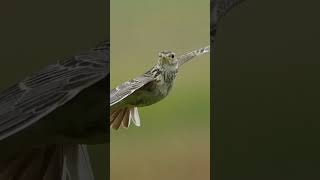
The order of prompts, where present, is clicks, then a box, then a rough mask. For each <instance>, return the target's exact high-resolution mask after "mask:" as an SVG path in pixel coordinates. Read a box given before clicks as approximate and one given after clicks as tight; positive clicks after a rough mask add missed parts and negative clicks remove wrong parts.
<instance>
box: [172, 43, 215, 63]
mask: <svg viewBox="0 0 320 180" xmlns="http://www.w3.org/2000/svg"><path fill="white" fill-rule="evenodd" d="M208 52H210V46H206V47H204V48H200V49H197V50H194V51H192V52H189V53H186V54H184V55H181V56H179V57H178V58H177V60H178V64H179V65H178V66H179V67H180V66H182V65H183V64H184V63H186V62H188V61H190V60H191V59H193V58H194V57H196V56H200V55H203V54H206V53H208Z"/></svg>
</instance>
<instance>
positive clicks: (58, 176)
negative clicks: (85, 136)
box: [0, 145, 94, 180]
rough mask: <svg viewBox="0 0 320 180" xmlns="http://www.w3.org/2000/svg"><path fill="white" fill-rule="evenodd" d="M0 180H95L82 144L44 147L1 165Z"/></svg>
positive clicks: (34, 149)
mask: <svg viewBox="0 0 320 180" xmlns="http://www.w3.org/2000/svg"><path fill="white" fill-rule="evenodd" d="M0 180H94V177H93V173H92V170H91V165H90V161H89V156H88V153H87V149H86V146H85V145H46V146H43V147H37V148H33V149H29V150H23V152H21V153H17V154H14V156H12V157H10V158H8V159H6V160H2V161H1V162H0Z"/></svg>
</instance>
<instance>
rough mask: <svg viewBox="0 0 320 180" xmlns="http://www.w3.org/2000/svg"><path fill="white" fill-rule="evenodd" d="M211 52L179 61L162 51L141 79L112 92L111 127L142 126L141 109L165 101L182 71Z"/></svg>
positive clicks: (202, 51)
mask: <svg viewBox="0 0 320 180" xmlns="http://www.w3.org/2000/svg"><path fill="white" fill-rule="evenodd" d="M208 52H210V46H206V47H204V48H200V49H197V50H194V51H192V52H189V53H186V54H184V55H181V56H179V57H176V55H175V53H174V52H172V51H168V50H165V51H161V52H160V53H159V58H158V61H157V63H156V65H155V66H154V67H152V68H151V69H150V70H149V71H147V72H145V73H144V74H142V75H141V76H139V77H137V78H134V79H132V80H129V81H126V82H124V83H123V84H121V85H119V86H117V87H116V88H114V89H112V90H111V91H110V127H111V128H113V129H115V130H117V129H119V128H120V126H121V127H124V128H128V127H129V125H130V123H131V122H133V123H134V124H135V125H136V126H140V125H141V123H140V117H139V112H138V107H143V106H150V105H152V104H154V103H157V102H159V101H161V100H162V99H164V98H165V97H166V96H167V95H168V94H169V92H170V90H171V89H172V86H173V84H174V80H175V78H176V75H177V73H178V70H179V68H180V67H181V66H182V65H183V64H185V63H186V62H188V61H190V60H191V59H193V58H194V57H196V56H199V55H203V54H206V53H208Z"/></svg>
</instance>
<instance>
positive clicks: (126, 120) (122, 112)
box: [110, 107, 140, 130]
mask: <svg viewBox="0 0 320 180" xmlns="http://www.w3.org/2000/svg"><path fill="white" fill-rule="evenodd" d="M131 121H132V122H133V123H134V124H135V125H136V126H140V117H139V112H138V108H137V107H131V108H128V107H127V108H121V109H116V110H113V111H111V112H110V127H112V128H113V129H116V130H117V129H119V128H120V126H122V127H124V128H128V127H129V126H130V122H131Z"/></svg>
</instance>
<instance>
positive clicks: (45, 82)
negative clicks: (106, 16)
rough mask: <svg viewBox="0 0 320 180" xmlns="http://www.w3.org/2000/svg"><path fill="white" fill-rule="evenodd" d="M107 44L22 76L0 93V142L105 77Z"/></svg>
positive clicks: (106, 70)
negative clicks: (27, 75) (19, 80)
mask: <svg viewBox="0 0 320 180" xmlns="http://www.w3.org/2000/svg"><path fill="white" fill-rule="evenodd" d="M107 46H109V45H108V43H107V42H103V43H102V44H100V45H99V46H97V48H94V49H92V50H90V51H88V52H86V53H82V54H79V55H77V56H73V57H70V58H67V59H64V60H60V61H59V62H58V63H57V64H54V65H50V66H48V67H46V68H44V69H43V70H41V71H39V72H37V73H35V74H33V75H31V76H29V77H26V78H25V79H24V80H22V81H21V82H19V83H17V84H14V85H13V86H11V87H10V88H8V89H6V90H4V91H3V92H1V93H0V140H3V139H5V138H7V137H8V136H10V135H12V134H15V133H17V132H19V131H21V130H23V129H24V128H26V127H28V126H30V125H32V124H33V123H35V122H37V121H38V120H40V119H41V118H42V117H44V116H46V115H47V114H49V113H51V112H52V111H54V110H55V109H57V108H59V107H60V106H63V105H64V104H65V103H67V102H68V101H70V100H71V99H73V98H74V97H75V96H77V95H78V94H79V93H80V92H81V91H82V90H84V89H86V88H88V87H90V86H92V85H93V84H95V83H97V82H99V81H100V80H102V79H104V78H106V76H107V74H109V62H108V61H107V53H108V50H107V48H108V47H107Z"/></svg>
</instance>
